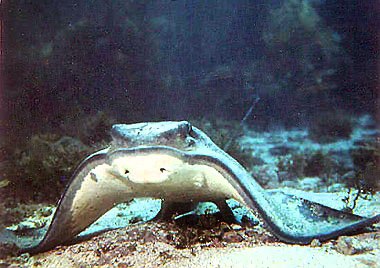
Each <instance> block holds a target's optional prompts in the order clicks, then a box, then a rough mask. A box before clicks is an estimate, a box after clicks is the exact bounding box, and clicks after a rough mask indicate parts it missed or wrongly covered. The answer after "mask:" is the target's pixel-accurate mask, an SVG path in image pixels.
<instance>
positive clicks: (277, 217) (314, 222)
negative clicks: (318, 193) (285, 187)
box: [268, 191, 380, 244]
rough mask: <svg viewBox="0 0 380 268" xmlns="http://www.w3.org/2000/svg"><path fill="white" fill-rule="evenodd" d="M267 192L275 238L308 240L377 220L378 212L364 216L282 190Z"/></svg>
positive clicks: (358, 227) (336, 233) (325, 238)
mask: <svg viewBox="0 0 380 268" xmlns="http://www.w3.org/2000/svg"><path fill="white" fill-rule="evenodd" d="M268 194H269V195H270V197H271V198H272V202H273V204H274V206H273V210H272V211H271V213H270V215H269V217H270V218H271V221H272V224H271V226H270V227H271V229H272V231H273V233H275V234H276V236H277V237H278V238H280V239H281V240H283V241H286V242H290V243H297V244H308V243H310V242H311V241H312V240H313V239H319V240H321V241H325V240H328V239H332V238H335V237H337V236H339V235H342V234H346V233H351V232H355V231H358V230H360V229H362V228H364V227H368V226H370V225H371V224H374V223H376V222H379V221H380V214H379V215H376V216H374V217H371V218H365V217H361V216H358V215H355V214H351V213H347V212H343V211H339V210H336V209H333V208H330V207H327V206H324V205H321V204H319V203H315V202H312V201H309V200H306V199H303V198H300V197H297V196H293V195H288V194H285V193H283V192H281V191H273V192H268ZM289 215H291V217H289Z"/></svg>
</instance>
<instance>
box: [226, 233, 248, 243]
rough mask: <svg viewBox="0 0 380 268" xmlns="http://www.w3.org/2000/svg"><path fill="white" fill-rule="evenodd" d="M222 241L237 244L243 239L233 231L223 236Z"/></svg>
mask: <svg viewBox="0 0 380 268" xmlns="http://www.w3.org/2000/svg"><path fill="white" fill-rule="evenodd" d="M223 240H224V241H226V242H229V243H238V242H241V241H243V237H242V236H241V235H240V234H238V233H237V232H235V231H229V232H225V233H224V234H223Z"/></svg>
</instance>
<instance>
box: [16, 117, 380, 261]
mask: <svg viewBox="0 0 380 268" xmlns="http://www.w3.org/2000/svg"><path fill="white" fill-rule="evenodd" d="M111 137H112V142H111V144H110V146H109V148H107V149H104V150H101V151H99V152H96V153H94V154H92V155H90V156H89V157H87V158H86V159H85V160H84V161H83V162H82V163H81V164H80V165H79V167H78V168H77V169H76V171H75V172H74V174H73V176H72V178H71V181H70V182H69V183H68V185H67V187H66V189H65V191H64V193H63V195H62V197H61V199H60V201H59V202H58V205H57V209H56V212H55V214H54V216H53V220H52V221H51V223H50V226H49V228H48V230H47V232H46V234H45V235H44V237H43V239H42V240H41V241H40V242H39V243H38V244H37V245H33V246H29V247H27V248H24V249H23V250H22V252H29V253H31V254H36V253H40V252H44V251H48V250H51V249H53V248H55V247H56V246H58V245H62V244H65V243H67V242H69V241H72V240H73V239H74V238H75V237H76V236H77V235H78V234H79V233H81V232H82V231H83V230H85V229H86V228H87V227H89V226H90V225H91V224H92V223H93V222H95V221H96V220H97V219H98V218H99V217H101V216H102V215H103V214H105V213H106V212H107V211H108V210H110V209H111V208H112V207H114V206H115V205H117V204H119V203H123V202H127V201H129V200H131V199H133V198H140V197H151V198H159V199H162V200H163V202H162V207H161V211H160V212H159V214H158V215H159V216H160V217H167V216H169V215H171V213H173V212H175V211H176V210H177V209H178V207H181V206H179V205H180V204H181V203H183V204H189V203H193V204H197V203H199V202H214V203H215V204H216V205H217V206H218V208H219V209H220V210H221V212H222V213H223V214H224V215H225V216H227V217H233V213H232V211H231V209H230V208H229V207H228V204H227V203H226V200H227V199H230V198H232V199H235V200H236V201H238V202H240V203H241V204H242V205H244V206H246V207H248V208H249V209H251V210H252V211H253V212H254V214H255V215H256V216H258V218H259V219H261V220H262V221H264V223H265V226H267V227H268V230H269V231H270V232H271V233H272V234H273V235H274V236H276V237H277V238H278V239H279V240H281V241H284V242H287V243H295V244H308V243H310V242H311V241H312V240H313V239H319V240H320V241H325V240H329V239H332V238H335V237H337V236H339V235H343V234H346V233H350V232H353V231H356V230H358V229H361V228H364V227H366V226H370V225H372V224H374V223H376V222H379V221H380V214H379V215H376V216H374V217H371V218H366V217H361V216H358V215H354V214H351V213H347V212H343V211H339V210H335V209H333V208H329V207H327V206H324V205H321V204H318V203H315V202H312V201H309V200H306V199H303V198H300V197H297V196H295V195H288V194H285V193H282V192H275V193H269V192H267V191H265V190H264V189H263V188H262V187H261V186H260V185H259V184H258V183H257V182H256V181H255V180H254V179H253V178H252V176H251V175H250V174H249V173H248V172H247V171H246V170H245V169H244V168H243V167H242V166H241V165H240V164H239V163H238V162H237V161H236V160H235V159H233V158H232V157H231V156H229V155H228V154H227V153H225V152H224V151H223V150H222V149H220V148H219V147H218V146H217V145H215V144H214V143H213V142H212V140H211V139H210V138H209V137H208V136H207V135H206V134H205V133H204V132H202V131H201V130H199V129H198V128H196V127H194V126H192V125H191V124H190V123H189V122H186V121H180V122H174V121H166V122H150V123H137V124H130V125H126V124H117V125H114V126H113V127H112V129H111ZM182 207H183V206H182ZM185 207H186V206H185Z"/></svg>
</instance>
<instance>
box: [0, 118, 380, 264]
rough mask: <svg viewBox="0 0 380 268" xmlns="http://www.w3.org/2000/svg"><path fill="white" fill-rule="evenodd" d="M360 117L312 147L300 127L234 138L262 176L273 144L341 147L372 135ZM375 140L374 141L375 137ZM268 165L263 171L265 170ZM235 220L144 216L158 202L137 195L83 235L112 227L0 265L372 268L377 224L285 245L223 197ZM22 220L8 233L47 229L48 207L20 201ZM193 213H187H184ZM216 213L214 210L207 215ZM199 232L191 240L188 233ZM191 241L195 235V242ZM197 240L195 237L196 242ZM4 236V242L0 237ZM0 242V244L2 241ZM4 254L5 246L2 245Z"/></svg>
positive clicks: (339, 205)
mask: <svg viewBox="0 0 380 268" xmlns="http://www.w3.org/2000/svg"><path fill="white" fill-rule="evenodd" d="M366 121H368V118H362V119H360V120H358V122H359V124H358V127H357V128H356V129H355V131H354V133H353V134H352V136H351V139H349V140H344V141H339V142H336V143H333V144H326V145H320V144H316V143H313V142H312V141H310V140H308V139H307V137H306V136H307V132H305V131H278V132H275V133H274V132H271V133H264V134H263V133H261V134H259V133H254V132H252V131H250V130H246V135H245V136H243V137H242V138H241V139H240V143H241V144H242V146H244V147H245V148H249V147H251V148H252V149H254V152H255V154H256V155H258V156H260V157H261V158H262V159H263V160H264V161H265V165H266V170H267V173H266V174H271V172H275V168H274V167H275V162H276V159H275V157H274V156H272V155H270V154H269V153H268V152H269V151H270V149H271V148H273V147H275V146H277V145H283V144H286V145H287V146H288V147H294V148H297V151H299V152H302V151H303V150H310V149H315V150H323V151H324V152H326V153H329V152H330V151H334V150H335V151H339V150H342V148H344V150H346V152H347V151H348V150H350V149H351V148H353V146H355V145H354V144H355V142H357V141H359V140H366V139H370V138H371V139H379V138H378V135H379V133H378V131H376V130H374V129H373V128H372V129H370V128H366ZM377 142H378V141H377ZM268 170H269V171H268ZM269 184H270V185H273V187H271V188H277V189H281V190H283V191H285V192H287V193H292V194H296V195H298V196H301V197H303V198H306V199H309V200H312V201H315V202H318V203H322V204H325V205H328V206H331V207H334V208H336V209H343V208H344V207H345V206H346V204H345V203H344V201H343V200H342V199H343V198H344V197H346V196H347V189H346V188H344V186H343V185H342V184H339V183H336V184H334V185H330V186H323V185H322V186H321V183H320V178H304V179H303V180H300V181H297V182H286V181H284V182H281V183H279V182H272V183H269ZM229 202H230V205H231V206H232V207H233V208H234V209H233V210H234V213H235V215H236V216H237V218H238V219H241V218H242V216H244V215H249V217H248V218H249V219H250V220H248V223H247V224H245V225H242V226H240V225H223V224H221V223H220V222H217V220H215V222H216V223H215V224H214V225H212V224H211V225H210V226H209V228H210V230H209V231H208V230H207V228H206V229H203V230H201V231H197V230H196V228H195V227H194V226H192V227H191V226H187V225H181V226H179V225H178V224H175V223H174V221H172V222H157V221H148V222H146V220H149V219H151V218H152V217H154V215H155V214H156V213H157V212H158V210H159V208H160V201H158V200H150V199H141V200H133V201H132V202H130V203H129V204H121V205H118V206H117V207H115V208H114V209H112V210H111V211H109V212H108V213H107V214H105V215H104V216H103V217H102V218H100V219H99V220H98V221H97V222H96V223H94V224H93V225H92V226H91V227H90V228H89V229H87V230H86V231H85V232H84V233H83V234H82V237H83V235H88V234H93V233H94V232H98V231H102V230H105V229H113V228H116V227H118V228H119V229H113V230H109V231H106V232H103V233H101V234H98V235H95V236H94V235H92V236H91V237H90V238H88V237H87V238H86V239H82V241H81V240H78V241H77V242H76V243H75V244H72V245H68V246H67V245H66V246H59V247H57V248H55V249H54V250H51V251H49V252H45V253H41V254H38V255H35V256H29V254H23V255H21V256H5V255H1V254H0V267H339V266H344V267H380V224H377V225H375V226H374V227H373V228H371V230H369V231H367V232H365V233H359V234H352V235H350V236H342V237H339V238H337V239H334V240H330V241H328V242H324V243H320V242H319V241H313V243H312V244H311V245H305V246H300V245H289V244H286V243H282V242H280V241H278V240H277V239H276V238H275V237H273V235H271V234H270V233H269V232H267V231H266V230H265V228H264V226H263V225H262V224H261V223H260V224H258V222H257V220H256V219H255V218H254V217H253V216H252V214H250V212H249V211H247V209H245V208H244V207H241V206H240V205H239V204H237V203H236V202H234V201H229ZM36 208H38V210H37V211H39V212H36V213H34V214H33V213H32V214H31V216H29V217H28V218H25V219H23V221H22V222H20V223H18V224H15V225H13V226H5V227H6V230H7V232H8V233H11V232H13V231H16V230H20V229H22V230H29V229H31V230H32V231H33V229H39V228H40V227H41V226H44V227H43V228H45V229H46V228H47V226H48V224H47V223H48V222H49V220H50V219H51V217H52V215H53V211H54V209H55V208H54V207H53V206H46V205H40V206H37V207H36V206H35V205H34V206H32V205H31V206H30V207H28V205H23V208H22V209H24V210H28V209H36ZM205 209H207V211H208V213H209V214H212V213H213V212H215V211H214V209H215V208H214V207H213V206H211V207H209V206H207V205H206V206H205V207H203V208H202V209H198V210H197V213H196V214H200V215H203V213H204V211H205ZM353 212H354V213H355V214H358V215H362V216H373V215H376V214H379V213H380V193H379V192H378V193H376V194H374V195H373V196H371V197H370V198H367V199H363V198H360V199H359V200H358V203H357V205H356V208H355V209H354V211H353ZM187 217H189V218H191V217H196V216H194V215H189V216H187ZM209 217H211V222H212V219H213V217H215V219H217V218H218V215H217V214H212V215H211V216H210V215H209ZM194 233H195V234H196V236H198V238H199V236H204V237H206V238H205V239H204V241H203V242H202V241H201V242H200V241H198V240H197V241H196V242H195V243H193V242H194V241H195V240H196V239H195V238H194V237H193V236H192V234H194ZM198 238H197V239H198ZM0 240H3V241H0V242H3V243H2V244H0V246H1V247H9V248H12V246H11V243H8V242H9V237H8V240H7V239H6V238H4V236H3V237H2V236H1V234H0ZM200 240H201V239H200ZM4 241H5V242H4ZM7 241H8V242H7ZM8 252H10V253H11V252H12V250H9V249H8Z"/></svg>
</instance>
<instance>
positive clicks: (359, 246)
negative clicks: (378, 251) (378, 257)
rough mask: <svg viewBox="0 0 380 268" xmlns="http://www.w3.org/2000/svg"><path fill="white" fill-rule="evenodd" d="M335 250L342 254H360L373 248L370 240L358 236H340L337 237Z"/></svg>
mask: <svg viewBox="0 0 380 268" xmlns="http://www.w3.org/2000/svg"><path fill="white" fill-rule="evenodd" d="M336 250H337V251H338V252H339V253H342V254H344V255H354V254H360V253H363V252H366V251H371V250H373V246H372V245H371V243H370V240H361V239H360V238H355V237H348V236H341V237H339V238H338V241H337V244H336Z"/></svg>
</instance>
